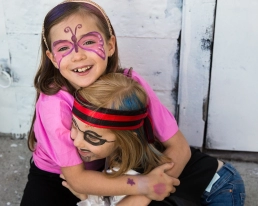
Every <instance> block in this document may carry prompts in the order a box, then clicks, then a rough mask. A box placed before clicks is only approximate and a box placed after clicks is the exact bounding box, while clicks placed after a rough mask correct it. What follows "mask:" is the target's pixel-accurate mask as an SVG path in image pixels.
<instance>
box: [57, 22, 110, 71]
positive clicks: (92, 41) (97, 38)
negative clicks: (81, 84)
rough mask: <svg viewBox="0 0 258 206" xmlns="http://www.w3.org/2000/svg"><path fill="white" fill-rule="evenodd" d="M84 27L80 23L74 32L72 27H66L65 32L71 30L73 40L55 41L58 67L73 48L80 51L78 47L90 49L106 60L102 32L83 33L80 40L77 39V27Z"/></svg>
mask: <svg viewBox="0 0 258 206" xmlns="http://www.w3.org/2000/svg"><path fill="white" fill-rule="evenodd" d="M81 27H82V25H81V24H78V25H77V26H76V27H75V30H74V32H73V31H72V29H71V28H70V27H66V28H65V29H64V32H65V33H68V32H71V33H72V37H71V40H72V42H71V41H68V40H58V41H55V42H54V43H53V45H52V50H53V54H54V57H55V60H56V62H57V63H58V67H59V68H60V64H61V61H62V59H63V58H64V57H65V56H67V55H69V54H70V53H71V52H72V51H73V50H75V52H76V53H78V47H80V48H81V49H83V50H85V51H90V52H94V53H96V54H97V55H98V56H99V57H100V58H102V59H103V60H105V58H106V53H105V50H104V40H103V37H102V36H101V34H100V33H98V32H96V31H93V32H89V33H87V34H84V35H82V37H81V38H80V40H79V41H77V37H76V32H77V28H78V29H80V28H81Z"/></svg>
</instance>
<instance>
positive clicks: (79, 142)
mask: <svg viewBox="0 0 258 206" xmlns="http://www.w3.org/2000/svg"><path fill="white" fill-rule="evenodd" d="M71 138H72V139H73V145H74V146H75V147H78V148H83V142H84V139H83V134H82V133H81V132H78V133H77V135H76V136H73V135H71Z"/></svg>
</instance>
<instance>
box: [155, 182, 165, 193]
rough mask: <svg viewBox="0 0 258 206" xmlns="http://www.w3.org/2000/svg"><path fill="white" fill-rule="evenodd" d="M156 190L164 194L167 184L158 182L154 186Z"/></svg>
mask: <svg viewBox="0 0 258 206" xmlns="http://www.w3.org/2000/svg"><path fill="white" fill-rule="evenodd" d="M153 189H154V192H155V193H156V194H158V195H161V194H163V193H164V192H165V191H166V186H165V184H157V185H154V186H153Z"/></svg>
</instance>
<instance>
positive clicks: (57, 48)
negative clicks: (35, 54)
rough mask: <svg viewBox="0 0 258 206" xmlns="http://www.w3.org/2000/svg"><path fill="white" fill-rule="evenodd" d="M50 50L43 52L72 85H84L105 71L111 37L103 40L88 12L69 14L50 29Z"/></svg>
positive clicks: (110, 52) (110, 48)
mask: <svg viewBox="0 0 258 206" xmlns="http://www.w3.org/2000/svg"><path fill="white" fill-rule="evenodd" d="M50 39H51V45H50V47H51V51H52V52H50V51H47V52H46V54H47V56H48V57H49V59H50V60H51V61H52V63H53V64H54V66H55V67H56V68H58V69H59V70H60V73H61V74H62V76H63V77H64V78H66V79H67V80H68V81H69V82H70V83H71V84H72V85H73V86H74V87H75V88H76V89H79V88H80V87H87V86H89V85H90V84H92V83H93V82H95V81H96V80H97V79H98V78H99V77H100V76H101V75H102V74H103V73H104V72H105V71H106V67H107V61H108V57H109V56H111V55H112V54H113V53H114V51H115V37H114V36H112V37H111V39H110V40H109V41H106V39H105V36H104V34H103V33H102V32H101V31H100V29H99V28H98V27H97V25H96V20H95V19H94V18H92V17H89V16H82V15H72V16H70V17H68V18H67V19H65V20H64V21H62V22H60V23H59V24H57V25H55V26H53V27H52V28H51V30H50Z"/></svg>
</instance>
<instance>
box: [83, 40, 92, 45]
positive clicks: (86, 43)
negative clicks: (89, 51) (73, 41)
mask: <svg viewBox="0 0 258 206" xmlns="http://www.w3.org/2000/svg"><path fill="white" fill-rule="evenodd" d="M94 43H95V42H94V41H86V42H84V45H90V44H94Z"/></svg>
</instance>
